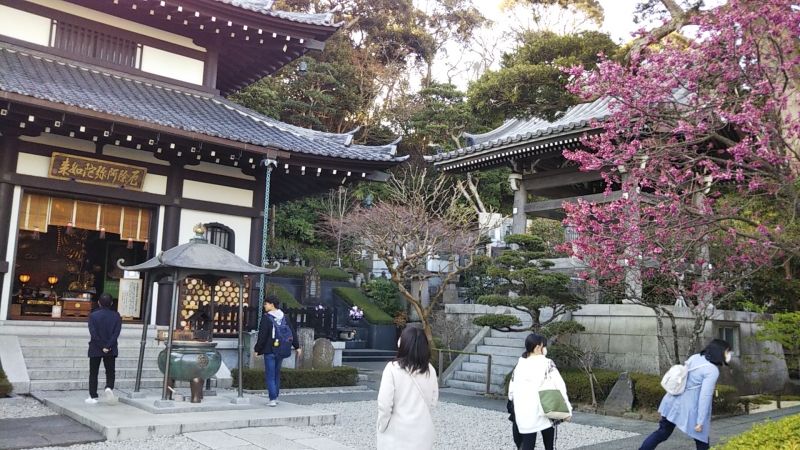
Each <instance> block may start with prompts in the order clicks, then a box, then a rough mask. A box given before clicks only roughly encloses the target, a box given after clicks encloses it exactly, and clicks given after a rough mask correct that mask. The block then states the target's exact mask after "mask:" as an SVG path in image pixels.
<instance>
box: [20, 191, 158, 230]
mask: <svg viewBox="0 0 800 450" xmlns="http://www.w3.org/2000/svg"><path fill="white" fill-rule="evenodd" d="M151 217H152V215H151V212H150V211H149V210H147V209H143V208H136V207H131V206H119V205H109V204H105V203H94V202H84V201H80V200H72V199H68V198H60V197H50V196H47V195H40V194H31V193H25V194H23V196H22V202H21V204H20V214H19V229H20V230H27V231H39V232H42V233H46V232H47V227H48V226H49V225H52V226H61V227H64V226H67V225H72V226H73V227H75V228H82V229H85V230H96V231H100V229H105V231H106V232H107V233H114V234H119V235H120V238H121V239H123V240H128V239H131V240H134V241H140V242H144V241H146V240H148V237H149V235H150V220H151Z"/></svg>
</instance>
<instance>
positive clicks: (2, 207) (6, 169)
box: [0, 130, 19, 292]
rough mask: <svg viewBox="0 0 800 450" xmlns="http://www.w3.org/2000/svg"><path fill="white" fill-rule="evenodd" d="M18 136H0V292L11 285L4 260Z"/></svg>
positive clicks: (8, 233) (7, 263)
mask: <svg viewBox="0 0 800 450" xmlns="http://www.w3.org/2000/svg"><path fill="white" fill-rule="evenodd" d="M18 152H19V135H16V134H11V133H8V132H7V131H6V130H3V135H2V136H0V292H2V291H3V284H4V283H13V280H11V275H12V273H13V267H12V265H11V261H8V260H7V259H6V254H7V252H8V240H9V236H10V235H11V233H10V231H11V227H12V226H13V225H14V224H12V223H11V206H12V203H13V197H14V184H13V183H12V182H11V174H13V173H14V172H16V164H17V154H18Z"/></svg>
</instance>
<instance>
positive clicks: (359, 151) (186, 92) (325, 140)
mask: <svg viewBox="0 0 800 450" xmlns="http://www.w3.org/2000/svg"><path fill="white" fill-rule="evenodd" d="M0 50H1V51H3V53H8V54H18V55H20V56H24V57H29V58H32V59H37V60H42V61H46V62H49V63H51V64H58V65H61V66H66V67H69V68H71V69H72V70H80V71H87V72H91V73H93V74H98V75H102V76H106V77H112V78H114V79H116V80H120V81H121V82H125V83H133V84H136V85H144V86H147V87H148V88H154V89H159V90H161V91H164V92H169V93H171V94H172V95H178V94H181V95H182V96H185V97H192V98H195V99H199V100H202V101H204V102H208V103H213V104H216V105H219V106H222V107H224V108H226V109H227V110H229V111H231V112H235V113H237V114H238V115H239V116H242V117H245V118H247V119H248V120H249V121H251V122H252V123H254V124H258V126H266V127H269V128H273V129H275V130H278V131H279V133H281V135H283V134H287V133H288V134H291V135H292V136H294V137H295V140H297V139H299V140H305V141H310V142H309V144H311V143H316V144H318V145H317V146H323V147H330V146H335V147H341V149H340V150H341V152H343V153H352V155H349V156H348V155H344V154H335V153H336V152H334V151H333V149H331V148H328V149H327V150H326V151H324V152H322V153H323V154H322V155H321V156H330V157H339V158H342V157H344V158H351V159H363V160H383V161H402V160H403V159H405V158H396V157H394V154H395V151H396V146H395V145H393V144H388V145H383V146H363V145H354V146H351V145H350V142H351V140H352V134H351V133H325V132H320V131H315V130H308V129H304V128H301V127H296V126H293V125H289V124H286V123H283V122H280V121H278V120H275V119H272V118H270V117H266V116H264V115H262V114H259V113H257V112H255V111H252V110H250V109H248V108H245V107H243V106H241V105H238V104H236V103H233V102H231V101H229V100H227V99H224V98H222V97H219V96H214V95H211V94H209V93H207V92H202V91H192V90H190V89H181V88H179V87H176V86H169V85H162V84H159V83H156V82H153V80H147V79H144V78H142V77H136V76H133V75H129V74H124V73H121V72H116V71H113V70H110V69H107V68H101V67H97V66H93V65H90V64H83V63H80V64H79V63H77V62H75V61H71V60H65V59H63V58H59V57H57V56H54V55H49V54H46V53H43V52H37V51H32V50H29V49H27V48H21V47H17V46H13V45H9V44H6V43H0ZM47 72H48V73H47V75H51V72H52V71H51V70H47ZM0 88H2V84H0ZM11 91H14V89H13V88H12V89H11ZM17 93H19V94H22V95H28V96H32V97H37V98H42V99H45V100H49V101H55V102H58V103H63V104H68V105H74V106H78V107H84V108H88V109H94V110H98V111H100V110H103V112H106V113H110V114H116V115H121V116H126V114H122V113H120V112H119V111H110V110H107V108H105V109H104V108H102V107H101V106H97V105H92V104H86V103H84V104H79V103H78V102H69V101H67V100H66V99H63V98H53V96H51V97H48V96H46V95H36V94H33V93H31V92H24V90H17ZM86 93H87V94H90V93H89V92H86ZM40 94H41V93H40ZM89 103H91V99H89ZM195 106H197V105H195ZM129 109H130V108H129ZM200 112H203V111H200ZM127 116H128V117H130V118H134V119H137V120H143V121H146V122H151V123H157V124H160V125H167V126H171V127H175V128H181V129H186V130H188V131H193V132H199V133H201V134H206V135H209V136H216V137H222V138H225V139H229V140H232V141H239V142H247V143H251V144H255V145H262V146H273V147H276V148H280V149H284V150H287V151H294V152H298V153H315V152H311V151H304V148H303V147H304V145H302V143H301V142H300V141H298V142H296V144H298V146H297V147H294V148H287V147H286V145H283V144H281V143H278V142H263V141H260V142H253V140H252V139H251V140H248V139H244V138H242V137H241V136H234V135H235V134H236V131H237V130H229V131H230V133H228V134H231V135H223V134H221V133H220V132H217V133H214V132H209V131H207V130H206V129H200V128H197V127H192V126H189V125H186V126H181V125H180V124H178V125H176V124H175V123H170V122H169V120H166V122H167V123H164V122H163V121H159V120H157V119H155V118H152V117H150V116H147V117H141V116H140V115H136V114H127ZM173 122H174V121H173ZM184 125H185V124H184ZM223 131H224V130H223ZM251 131H252V130H251ZM262 131H263V130H262ZM251 134H264V133H258V130H255V132H254V133H251ZM273 134H274V133H273ZM277 137H278V138H280V137H281V136H280V135H278V136H277ZM309 147H314V145H309ZM351 147H352V151H349V150H350V148H351ZM353 155H358V156H356V157H354V156H353Z"/></svg>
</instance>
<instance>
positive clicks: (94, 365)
mask: <svg viewBox="0 0 800 450" xmlns="http://www.w3.org/2000/svg"><path fill="white" fill-rule="evenodd" d="M116 358H117V357H116V356H114V355H106V356H92V357H90V358H89V396H90V397H92V398H97V375H98V374H99V373H100V361H101V360H102V361H103V367H105V368H106V387H107V388H111V389H114V376H115V374H114V366H115V364H116Z"/></svg>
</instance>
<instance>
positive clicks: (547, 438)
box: [520, 427, 556, 450]
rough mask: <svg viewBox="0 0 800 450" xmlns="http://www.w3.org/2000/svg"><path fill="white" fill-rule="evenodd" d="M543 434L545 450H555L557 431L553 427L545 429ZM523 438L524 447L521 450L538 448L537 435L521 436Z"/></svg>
mask: <svg viewBox="0 0 800 450" xmlns="http://www.w3.org/2000/svg"><path fill="white" fill-rule="evenodd" d="M539 433H542V441H543V442H544V448H545V450H553V443H554V442H553V441H554V440H555V435H556V430H555V429H554V428H553V427H550V428H545V429H544V430H542V431H540V432H539ZM520 437H521V438H522V446H520V450H533V448H534V447H536V433H530V434H520Z"/></svg>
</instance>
